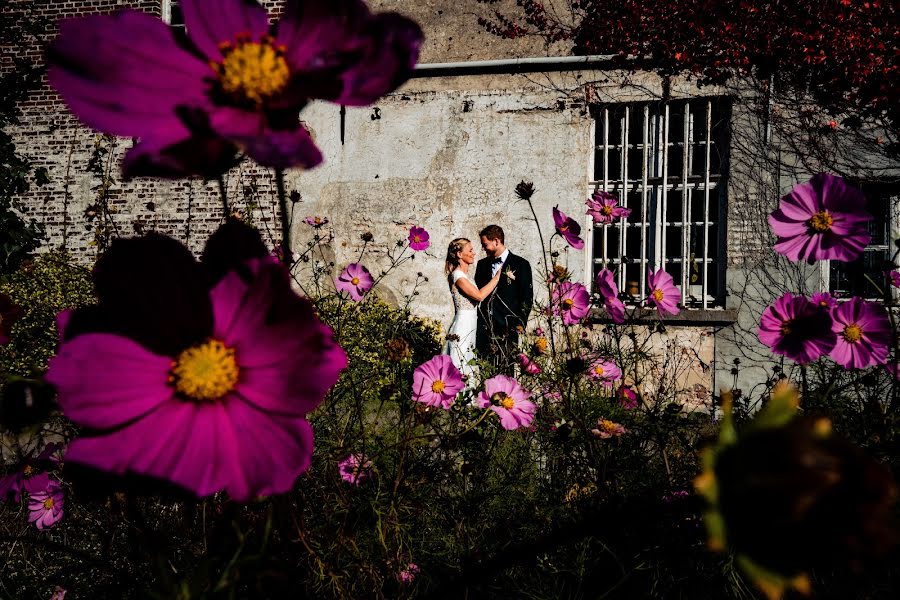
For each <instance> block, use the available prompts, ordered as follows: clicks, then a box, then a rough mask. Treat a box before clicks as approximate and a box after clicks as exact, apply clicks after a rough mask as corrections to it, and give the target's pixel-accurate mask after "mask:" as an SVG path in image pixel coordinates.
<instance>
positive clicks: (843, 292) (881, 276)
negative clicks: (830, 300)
mask: <svg viewBox="0 0 900 600" xmlns="http://www.w3.org/2000/svg"><path fill="white" fill-rule="evenodd" d="M857 186H858V187H859V188H860V189H861V190H862V191H863V192H864V193H865V195H866V210H867V211H868V212H869V213H870V214H871V215H872V220H871V221H869V233H870V234H871V236H872V241H871V242H869V245H868V246H866V248H865V250H863V253H862V256H860V257H859V258H858V259H856V260H855V261H853V262H840V261H837V260H832V261H828V262H829V263H830V264H829V265H828V268H826V269H825V277H826V282H825V283H826V285H825V289H827V290H828V291H829V292H831V294H832V295H833V296H835V297H836V298H849V297H851V296H860V297H862V298H868V299H870V300H875V299H881V298H883V297H884V296H883V294H882V293H881V292H879V289H878V288H881V290H882V292H883V291H884V290H890V289H891V284H890V279H889V277H888V272H890V271H891V270H892V269H894V266H893V263H892V262H891V259H892V258H893V255H894V252H895V251H896V250H897V248H896V247H895V246H894V245H893V240H892V239H891V228H892V227H893V228H894V229H896V228H897V227H898V225H900V222H898V220H897V217H898V215H900V212H898V211H900V186H898V185H897V184H890V183H867V182H862V183H857ZM876 285H877V286H878V287H876Z"/></svg>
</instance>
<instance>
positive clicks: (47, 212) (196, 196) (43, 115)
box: [0, 0, 281, 261]
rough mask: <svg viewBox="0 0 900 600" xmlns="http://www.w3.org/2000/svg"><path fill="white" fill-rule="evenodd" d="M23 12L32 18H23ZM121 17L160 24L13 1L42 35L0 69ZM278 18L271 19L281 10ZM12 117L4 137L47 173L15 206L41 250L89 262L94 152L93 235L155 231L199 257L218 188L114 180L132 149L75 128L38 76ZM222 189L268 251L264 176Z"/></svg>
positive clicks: (87, 1)
mask: <svg viewBox="0 0 900 600" xmlns="http://www.w3.org/2000/svg"><path fill="white" fill-rule="evenodd" d="M265 4H266V5H268V7H269V8H270V10H272V9H276V6H277V5H280V4H281V2H278V1H269V2H265ZM29 6H30V7H31V11H30V13H27V12H26V9H27V8H28V7H29ZM123 8H132V9H138V10H142V11H144V12H147V13H151V14H155V15H159V14H160V13H161V2H160V0H139V1H133V2H129V1H122V0H77V1H63V2H59V1H51V0H37V1H34V2H27V1H25V0H13V1H12V2H11V3H10V10H12V11H13V12H14V16H15V17H16V18H19V17H22V18H26V17H27V16H28V15H29V14H30V15H31V16H32V17H35V18H44V19H46V20H47V21H48V26H47V28H46V30H45V33H44V34H43V35H42V36H40V38H39V39H36V40H33V41H32V43H29V44H26V45H24V46H23V47H18V48H3V53H2V55H3V59H2V60H0V69H9V68H10V66H11V63H12V59H13V58H14V57H24V58H27V59H29V60H31V61H32V62H35V63H37V64H40V62H41V61H42V56H43V48H44V46H45V45H46V43H47V42H49V41H51V40H53V39H54V38H55V36H56V35H57V33H58V25H57V23H58V21H59V20H60V19H64V18H69V17H74V16H78V15H86V14H108V13H111V12H114V11H116V10H120V9H123ZM277 11H278V12H280V8H277ZM20 109H21V112H22V116H21V119H20V125H19V126H17V127H13V128H11V130H10V133H12V135H13V136H14V139H15V142H16V146H17V149H18V151H19V152H20V153H21V154H22V155H23V156H25V157H27V158H28V159H30V160H31V161H32V162H33V165H34V167H35V168H38V167H44V168H46V169H47V171H48V174H49V177H50V184H48V185H45V186H43V187H37V186H32V189H31V191H30V192H29V193H28V194H27V195H25V196H24V197H22V198H20V199H19V200H20V203H19V205H20V206H21V207H22V208H23V212H24V213H26V214H27V215H28V216H29V217H31V218H33V219H35V220H37V221H38V222H40V223H42V224H43V225H44V226H45V228H46V231H47V234H48V240H47V241H46V242H45V245H44V248H56V247H62V246H64V247H65V248H67V249H68V250H69V251H71V252H73V253H74V254H75V255H76V256H77V257H79V258H80V259H82V260H85V261H86V260H89V259H90V258H92V257H93V256H95V255H96V253H97V251H98V244H97V240H98V238H99V239H102V237H103V236H98V226H100V224H101V223H103V222H104V218H103V215H97V216H95V217H93V218H88V216H87V215H90V214H93V213H94V212H95V211H96V206H97V198H98V194H99V193H101V191H103V189H104V188H103V183H104V181H103V179H102V178H101V177H99V176H98V175H97V174H96V173H91V172H90V171H89V168H88V165H89V163H90V161H91V158H92V156H94V155H95V153H96V151H97V150H106V151H107V152H108V153H107V154H106V155H105V158H104V160H103V161H102V165H103V167H104V169H105V170H107V171H108V173H109V175H110V177H111V180H110V181H108V183H109V184H110V185H109V186H108V188H107V189H106V195H107V198H108V206H109V208H110V212H109V215H108V216H107V218H108V224H109V225H108V226H102V227H101V229H104V230H111V231H112V233H114V234H116V235H131V234H133V233H134V232H142V231H150V230H155V231H159V232H162V233H166V234H169V235H173V236H175V237H178V238H179V239H181V240H182V241H185V242H187V243H188V244H189V245H190V246H191V247H192V248H193V249H195V250H199V249H201V248H202V243H203V241H204V240H205V239H206V237H207V236H208V234H209V233H210V232H212V231H213V230H214V229H215V228H216V227H217V226H218V224H219V223H220V221H221V217H222V209H221V201H220V195H219V188H218V183H217V182H204V181H202V180H200V179H196V178H195V179H190V180H179V181H161V180H134V181H130V182H123V181H121V176H120V171H119V163H120V161H121V158H122V156H124V154H125V152H126V151H127V150H128V149H129V148H131V147H132V145H133V142H132V140H129V139H127V138H117V139H111V138H104V137H103V136H101V135H100V134H98V133H96V132H94V131H92V130H91V129H89V128H87V127H85V126H83V125H81V124H80V123H79V122H78V120H77V119H76V118H75V117H74V116H73V115H72V114H71V113H70V112H69V110H68V108H67V107H66V106H65V104H64V103H63V102H62V100H61V99H60V97H59V95H58V94H57V93H56V92H55V90H53V89H52V88H51V87H50V86H48V85H47V81H46V76H45V77H44V78H43V80H42V82H41V84H40V85H39V86H38V87H36V88H35V89H33V90H31V92H30V93H29V94H28V97H27V99H26V100H25V101H24V102H22V103H21V104H20ZM226 188H227V190H228V194H229V197H230V200H231V205H232V208H233V209H237V210H240V211H242V212H244V213H248V212H249V213H250V216H251V217H252V218H254V219H255V221H256V222H257V224H258V225H261V228H262V229H263V230H264V231H265V232H269V235H268V236H267V237H269V238H270V241H271V242H272V243H273V245H274V242H275V239H274V238H277V237H280V235H279V234H278V233H277V232H278V231H279V228H278V226H277V221H276V220H274V217H275V215H276V214H277V209H276V206H277V201H276V200H275V198H274V189H275V186H274V178H273V174H272V173H271V172H269V171H268V170H266V169H260V168H259V167H257V166H256V165H253V164H250V163H245V164H243V165H241V166H240V167H238V168H236V169H234V170H232V171H231V172H230V173H229V174H228V177H227V178H226ZM245 192H247V193H245ZM248 193H249V194H248ZM254 207H256V208H254Z"/></svg>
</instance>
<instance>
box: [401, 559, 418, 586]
mask: <svg viewBox="0 0 900 600" xmlns="http://www.w3.org/2000/svg"><path fill="white" fill-rule="evenodd" d="M418 576H419V565H417V564H416V563H409V564H408V565H406V568H405V569H403V570H402V571H400V572H399V573H397V579H399V580H400V583H404V584H410V583H412V582H413V581H415V579H416V577H418Z"/></svg>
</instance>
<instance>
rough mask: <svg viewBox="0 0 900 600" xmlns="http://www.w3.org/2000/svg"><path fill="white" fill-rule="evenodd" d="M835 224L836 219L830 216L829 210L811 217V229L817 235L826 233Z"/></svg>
mask: <svg viewBox="0 0 900 600" xmlns="http://www.w3.org/2000/svg"><path fill="white" fill-rule="evenodd" d="M833 223H834V218H833V217H832V216H831V215H830V214H828V211H827V210H823V211H820V212H817V213H816V214H814V215H813V216H812V217H810V219H809V228H810V229H812V230H813V231H815V232H816V233H825V232H826V231H828V230H829V229H831V225H832V224H833Z"/></svg>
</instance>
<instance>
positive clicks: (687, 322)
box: [590, 306, 738, 327]
mask: <svg viewBox="0 0 900 600" xmlns="http://www.w3.org/2000/svg"><path fill="white" fill-rule="evenodd" d="M625 318H626V319H631V320H632V321H633V322H634V323H637V324H640V325H646V324H649V323H658V322H659V321H660V318H659V314H658V313H657V311H656V309H653V308H644V307H640V306H635V307H631V306H626V307H625ZM737 320H738V311H737V310H736V309H734V308H718V309H715V308H713V309H706V310H702V309H682V310H681V312H679V313H678V314H677V315H674V316H673V315H667V316H665V317H663V319H662V322H663V323H664V324H665V325H672V326H675V327H677V326H684V327H691V326H696V325H703V326H715V325H720V326H728V325H733V324H734V323H736V322H737ZM590 322H591V323H595V324H602V325H608V324H611V323H612V321H611V320H610V318H609V317H608V316H606V312H605V311H594V312H593V313H592V314H591V321H590Z"/></svg>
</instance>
